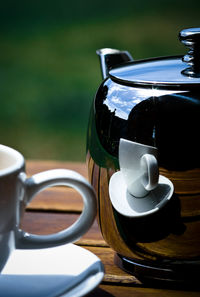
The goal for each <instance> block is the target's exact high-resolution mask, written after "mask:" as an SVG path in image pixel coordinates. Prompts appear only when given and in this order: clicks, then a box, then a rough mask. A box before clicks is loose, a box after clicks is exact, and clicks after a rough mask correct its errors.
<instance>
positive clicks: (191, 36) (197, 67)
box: [179, 28, 200, 77]
mask: <svg viewBox="0 0 200 297" xmlns="http://www.w3.org/2000/svg"><path fill="white" fill-rule="evenodd" d="M179 39H180V41H181V42H182V43H183V44H184V45H186V46H187V47H189V52H188V53H187V54H186V55H185V56H184V57H183V62H186V63H187V64H188V65H189V66H190V67H188V68H186V69H184V70H183V71H182V74H184V75H187V76H190V77H200V28H189V29H185V30H182V31H181V32H180V33H179Z"/></svg>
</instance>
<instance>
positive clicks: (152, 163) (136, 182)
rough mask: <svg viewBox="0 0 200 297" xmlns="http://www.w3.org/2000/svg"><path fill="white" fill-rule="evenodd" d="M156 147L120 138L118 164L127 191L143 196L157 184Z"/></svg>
mask: <svg viewBox="0 0 200 297" xmlns="http://www.w3.org/2000/svg"><path fill="white" fill-rule="evenodd" d="M156 157H157V148H155V147H152V146H148V145H144V144H141V143H137V142H133V141H129V140H126V139H123V138H121V139H120V144H119V165H120V171H121V172H122V175H123V178H124V180H125V183H126V185H127V190H128V192H129V193H130V194H131V195H133V196H135V197H144V196H146V195H147V194H148V193H149V192H150V191H151V190H153V189H155V188H156V187H157V185H158V179H159V168H158V164H157V159H156Z"/></svg>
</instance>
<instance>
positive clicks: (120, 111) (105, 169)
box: [87, 28, 200, 282]
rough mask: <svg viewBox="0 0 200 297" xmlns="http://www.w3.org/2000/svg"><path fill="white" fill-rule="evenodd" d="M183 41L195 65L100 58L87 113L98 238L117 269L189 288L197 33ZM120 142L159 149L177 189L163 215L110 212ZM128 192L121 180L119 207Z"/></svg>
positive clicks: (198, 145)
mask: <svg viewBox="0 0 200 297" xmlns="http://www.w3.org/2000/svg"><path fill="white" fill-rule="evenodd" d="M179 38H180V40H181V41H182V42H183V43H184V44H185V45H187V46H189V47H190V52H189V56H190V59H188V55H185V56H175V57H164V58H154V59H148V60H142V61H134V60H133V59H132V57H131V55H130V54H129V53H128V52H125V51H123V52H120V51H118V50H112V49H110V50H109V49H102V50H100V51H98V54H99V55H100V61H101V65H102V74H103V78H104V80H103V82H102V83H101V85H100V87H99V89H98V91H97V93H96V97H95V100H94V103H93V106H92V109H91V113H90V119H89V125H88V135H87V164H88V173H89V179H90V182H91V183H92V185H93V186H94V188H95V191H96V193H97V198H98V221H99V225H100V228H101V232H102V235H103V237H104V239H105V241H106V242H107V243H108V245H109V246H110V247H111V248H112V249H113V250H114V251H115V252H116V262H117V263H118V265H120V266H121V267H122V268H123V269H125V270H126V271H129V272H130V273H133V274H136V275H137V276H139V277H142V278H144V279H145V278H146V279H158V280H171V281H176V282H185V281H186V280H187V281H188V282H192V280H193V281H195V280H196V279H197V277H198V274H199V273H200V154H199V152H200V142H199V127H200V75H199V74H200V66H199V65H200V56H199V53H200V49H199V44H200V28H192V29H187V30H183V31H181V33H180V35H179ZM121 139H125V140H127V141H130V142H133V143H137V144H141V145H144V146H151V147H153V148H156V150H157V155H156V159H157V163H158V170H159V175H160V176H163V178H164V179H165V180H169V182H170V183H171V184H172V185H173V194H172V195H171V194H170V195H171V196H170V199H168V201H167V203H165V205H164V204H163V206H162V207H161V208H159V210H158V211H155V212H151V211H149V212H148V211H146V214H144V215H142V216H137V217H134V216H132V217H131V216H128V215H126V214H125V213H123V211H121V209H122V208H123V207H121V209H120V210H118V209H117V208H115V207H114V206H113V205H114V204H113V203H112V197H111V196H112V195H110V193H111V192H109V191H110V189H109V187H110V183H111V182H112V180H113V179H114V176H118V177H117V178H119V175H120V172H121V168H120V158H119V150H120V140H121ZM124 154H125V152H124ZM145 166H146V165H145ZM116 173H118V175H116ZM118 181H119V182H118ZM136 184H137V183H136ZM122 185H123V186H122ZM125 187H126V186H125V185H124V184H123V183H121V177H120V178H119V179H118V180H117V181H116V183H115V186H113V189H114V188H115V191H114V192H115V193H116V196H115V197H114V199H116V201H117V202H119V203H122V206H123V205H124V204H123V201H122V200H121V199H122V196H124V192H125V191H126V189H125ZM153 191H155V190H151V191H150V192H153ZM157 192H158V191H157ZM157 192H156V193H157ZM146 195H147V196H148V194H146ZM159 195H160V194H159ZM159 195H157V196H159ZM147 196H145V197H146V198H145V197H144V198H138V199H147ZM159 197H160V196H159ZM159 199H160V200H162V199H161V198H159ZM159 199H158V200H159ZM127 201H128V200H126V202H127ZM135 201H136V200H135ZM143 201H145V200H143ZM127 203H128V202H127ZM132 205H133V208H134V207H136V206H134V205H138V204H134V203H133V204H132ZM144 205H145V207H146V205H148V204H143V206H144ZM134 211H135V212H136V211H137V209H134ZM141 267H143V268H141Z"/></svg>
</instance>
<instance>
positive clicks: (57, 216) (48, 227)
mask: <svg viewBox="0 0 200 297" xmlns="http://www.w3.org/2000/svg"><path fill="white" fill-rule="evenodd" d="M54 168H66V169H72V170H75V171H77V172H79V173H80V174H82V175H83V176H85V177H86V178H87V168H86V165H85V164H84V163H69V162H54V161H28V162H27V164H26V169H27V174H28V175H33V174H35V173H38V172H40V171H44V170H48V169H54ZM81 210H82V199H81V197H80V195H79V194H78V193H77V192H75V190H73V189H71V188H66V187H54V188H50V189H47V190H45V191H43V192H41V193H39V194H38V195H37V196H36V197H35V198H34V199H33V201H32V202H31V203H30V204H29V206H28V207H27V210H26V212H25V216H24V218H23V221H22V227H23V229H24V230H25V231H27V232H31V233H36V234H49V233H53V232H57V231H59V230H62V229H64V228H66V227H67V226H69V225H71V224H72V223H73V222H74V221H75V220H76V219H77V217H78V216H79V214H80V213H81ZM76 244H77V245H79V246H82V247H83V248H85V249H87V250H89V251H91V252H93V253H94V254H96V255H97V256H98V257H99V258H100V259H101V261H102V262H103V264H104V267H105V276H104V279H103V281H102V283H101V284H100V285H99V287H98V288H96V289H95V290H94V291H93V292H91V293H90V294H89V295H88V296H90V297H92V296H105V297H109V296H110V297H111V296H120V297H121V296H123V297H126V296H127V297H130V296H143V297H145V296H148V297H151V296H152V297H153V296H154V297H155V296H162V297H165V296H168V297H173V296H176V297H178V296H180V297H184V296H188V297H192V296H198V297H199V296H200V289H199V290H198V289H192V288H190V289H188V290H186V289H182V288H178V289H177V288H173V289H172V288H157V287H153V286H151V287H147V286H145V285H144V284H142V283H141V282H140V281H139V280H138V279H137V278H135V277H134V276H132V275H129V274H127V273H125V272H124V271H122V270H121V269H119V268H118V267H117V266H116V265H115V264H114V263H113V258H114V252H113V251H112V250H111V249H110V248H109V246H108V245H107V244H106V242H105V241H104V239H103V238H102V236H101V233H100V230H99V227H98V224H97V221H95V222H94V224H93V226H92V227H91V229H90V230H89V231H88V232H87V233H86V234H85V235H84V236H83V237H82V238H81V239H80V240H79V241H77V242H76ZM199 277H200V276H199Z"/></svg>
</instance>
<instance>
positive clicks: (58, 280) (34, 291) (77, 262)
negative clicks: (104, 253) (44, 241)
mask: <svg viewBox="0 0 200 297" xmlns="http://www.w3.org/2000/svg"><path fill="white" fill-rule="evenodd" d="M103 276H104V268H103V264H102V262H101V261H100V259H99V258H98V257H97V256H95V255H94V254H92V253H91V252H89V251H87V250H86V249H83V248H81V247H79V246H76V245H74V244H66V245H62V246H59V247H55V248H47V249H36V250H14V251H13V252H12V254H11V256H10V258H9V260H8V262H7V263H6V266H5V267H4V269H3V270H2V272H1V274H0V296H2V297H64V296H65V297H69V296H73V297H78V296H84V295H85V294H87V293H89V292H90V291H92V290H93V289H94V288H95V287H96V286H98V285H99V283H100V282H101V281H102V279H103Z"/></svg>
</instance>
